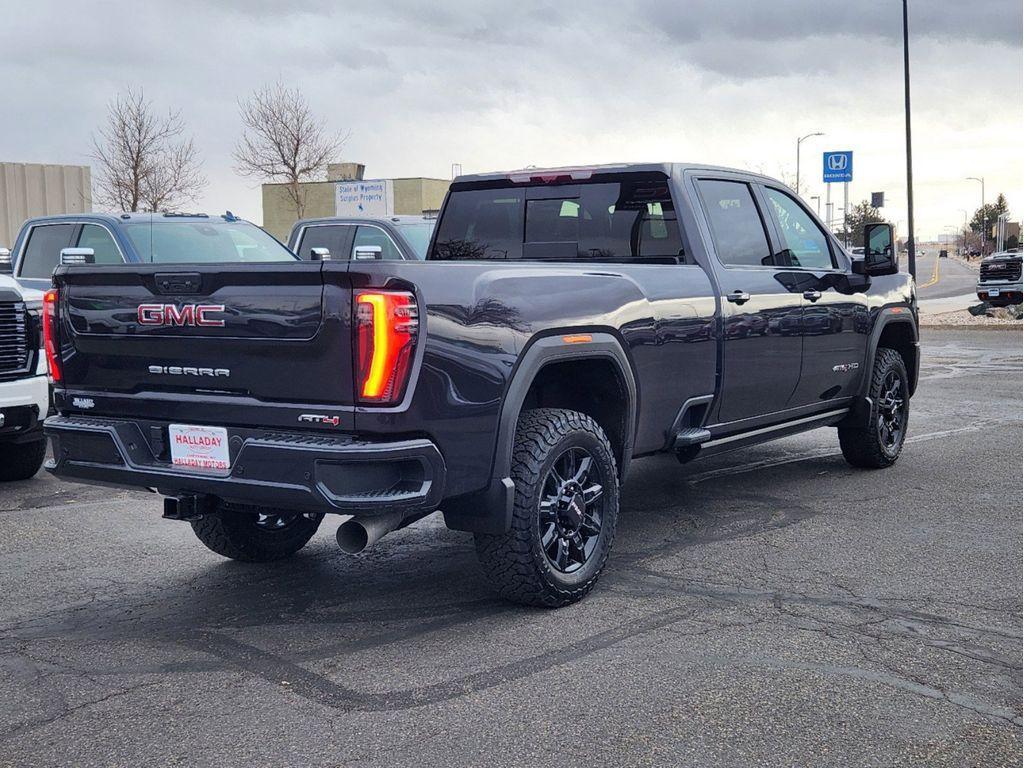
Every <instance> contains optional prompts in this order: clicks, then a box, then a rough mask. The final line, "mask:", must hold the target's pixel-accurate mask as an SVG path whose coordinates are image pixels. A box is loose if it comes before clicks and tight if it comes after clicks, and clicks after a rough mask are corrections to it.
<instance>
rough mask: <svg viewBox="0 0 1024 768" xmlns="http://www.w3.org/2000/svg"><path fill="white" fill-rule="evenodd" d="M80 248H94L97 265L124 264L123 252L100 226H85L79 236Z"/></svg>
mask: <svg viewBox="0 0 1024 768" xmlns="http://www.w3.org/2000/svg"><path fill="white" fill-rule="evenodd" d="M78 247H79V248H92V251H93V256H94V257H95V259H96V263H97V264H122V263H124V259H122V258H121V251H119V250H118V248H117V243H115V242H114V238H113V237H112V236H111V235H110V233H109V232H108V231H107V230H106V229H105V228H104V227H101V226H100V225H99V224H84V225H82V232H81V234H79V236H78Z"/></svg>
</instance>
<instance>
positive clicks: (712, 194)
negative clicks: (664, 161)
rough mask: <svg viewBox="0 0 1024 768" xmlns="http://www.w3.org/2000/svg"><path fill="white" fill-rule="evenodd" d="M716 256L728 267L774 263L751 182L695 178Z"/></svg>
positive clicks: (760, 265)
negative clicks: (751, 189) (751, 188)
mask: <svg viewBox="0 0 1024 768" xmlns="http://www.w3.org/2000/svg"><path fill="white" fill-rule="evenodd" d="M697 188H698V189H699V190H700V196H701V198H702V200H703V202H704V210H705V211H706V212H707V215H708V222H709V223H710V225H711V236H712V237H713V238H714V241H715V252H716V253H717V254H718V260H719V261H720V262H722V264H724V265H726V266H729V267H763V266H774V259H773V258H772V249H771V246H769V245H768V234H767V233H766V232H765V228H764V223H763V222H762V221H761V214H760V213H759V212H758V209H757V206H756V205H755V204H754V196H753V193H752V192H751V191H750V186H749V185H747V184H745V183H744V182H741V181H724V180H720V179H701V180H700V181H698V182H697Z"/></svg>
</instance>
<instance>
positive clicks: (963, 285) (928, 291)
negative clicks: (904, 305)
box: [917, 251, 978, 309]
mask: <svg viewBox="0 0 1024 768" xmlns="http://www.w3.org/2000/svg"><path fill="white" fill-rule="evenodd" d="M936 264H938V271H936ZM977 284H978V269H977V263H975V265H974V266H973V267H970V266H967V265H966V264H964V263H963V262H962V261H960V260H958V259H953V258H945V259H940V258H939V257H938V254H937V253H936V252H935V251H929V252H928V253H927V254H926V255H924V256H922V255H921V254H920V253H918V254H917V287H918V292H917V295H918V298H919V299H922V300H924V299H942V298H945V297H947V296H962V295H965V294H974V289H975V286H976V285H977ZM974 303H977V299H975V302H974ZM966 308H967V307H966V305H965V306H964V307H963V309H966Z"/></svg>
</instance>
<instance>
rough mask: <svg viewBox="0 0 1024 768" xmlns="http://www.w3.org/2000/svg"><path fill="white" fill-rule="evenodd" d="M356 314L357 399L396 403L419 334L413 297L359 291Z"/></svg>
mask: <svg viewBox="0 0 1024 768" xmlns="http://www.w3.org/2000/svg"><path fill="white" fill-rule="evenodd" d="M355 314H356V331H355V333H356V344H355V361H356V391H357V393H358V399H359V400H360V401H361V402H364V403H375V404H378V405H391V404H394V403H397V402H398V401H399V400H401V399H402V393H403V392H404V391H405V385H406V383H407V382H408V379H409V371H410V370H411V368H412V358H413V351H414V349H415V347H416V335H417V333H418V331H419V316H418V313H417V311H416V297H415V296H413V295H412V294H411V293H405V292H398V291H360V292H358V293H356V300H355Z"/></svg>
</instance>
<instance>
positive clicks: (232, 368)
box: [54, 262, 353, 426]
mask: <svg viewBox="0 0 1024 768" xmlns="http://www.w3.org/2000/svg"><path fill="white" fill-rule="evenodd" d="M322 266H323V265H322V264H321V263H318V262H293V263H266V264H254V263H248V264H215V265H197V264H185V265H180V266H179V265H138V264H135V265H131V266H125V267H111V266H102V267H92V266H88V267H83V266H76V267H71V268H67V267H61V268H60V269H58V271H57V273H56V274H55V277H54V284H55V286H56V287H57V290H58V295H59V299H58V301H59V304H58V306H59V322H58V327H59V332H60V345H61V358H62V360H63V365H62V372H61V373H62V376H61V378H62V381H61V385H62V387H61V388H58V395H59V396H60V397H61V400H62V401H63V402H64V405H65V406H66V407H69V408H70V409H71V410H79V409H80V408H88V409H89V410H90V412H91V413H94V414H96V415H117V416H129V417H131V416H138V417H148V418H163V417H166V418H177V419H188V420H198V421H200V422H202V421H204V420H206V421H209V420H210V418H211V416H212V415H214V414H220V415H221V417H220V418H218V421H221V422H223V423H234V424H263V425H268V424H274V423H278V424H280V425H282V426H284V425H286V424H287V425H290V426H300V423H299V422H298V421H297V420H296V418H295V416H294V410H295V409H296V408H298V409H300V410H301V407H302V406H305V405H310V404H312V405H316V404H331V405H334V406H350V405H351V404H352V402H353V385H352V341H351V317H352V291H351V288H350V285H349V276H348V272H347V270H340V269H338V267H337V266H335V267H334V268H333V269H332V270H330V271H329V272H328V271H325V270H323V269H322ZM76 396H77V403H76V399H75V397H76ZM193 404H194V405H193ZM279 408H280V409H283V412H281V413H277V409H279Z"/></svg>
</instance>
